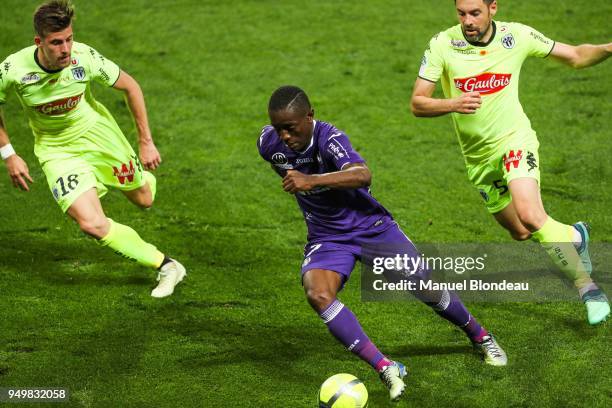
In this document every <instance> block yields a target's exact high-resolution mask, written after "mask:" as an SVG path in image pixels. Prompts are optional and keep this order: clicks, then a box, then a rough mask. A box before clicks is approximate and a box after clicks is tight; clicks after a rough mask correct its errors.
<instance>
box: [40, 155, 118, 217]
mask: <svg viewBox="0 0 612 408" xmlns="http://www.w3.org/2000/svg"><path fill="white" fill-rule="evenodd" d="M42 168H43V172H44V173H45V177H46V179H47V184H48V185H49V189H50V190H51V193H52V194H53V198H55V201H56V202H57V204H58V205H59V207H60V209H61V210H62V211H63V212H66V211H67V210H68V208H70V206H71V205H72V204H73V203H74V202H75V200H77V199H78V198H79V197H80V196H81V195H82V194H83V193H85V192H86V191H89V190H92V189H94V188H98V187H101V189H99V188H98V190H96V191H98V193H99V194H103V193H104V192H105V191H106V190H105V189H104V186H100V185H99V183H98V182H97V181H96V177H95V174H94V173H95V171H94V169H93V167H92V166H91V165H90V164H89V163H88V162H87V161H86V160H84V159H83V158H82V157H80V156H78V155H75V154H72V153H70V152H66V153H62V152H61V151H59V150H56V151H54V152H53V154H52V155H48V156H46V158H45V161H44V162H43V163H42Z"/></svg>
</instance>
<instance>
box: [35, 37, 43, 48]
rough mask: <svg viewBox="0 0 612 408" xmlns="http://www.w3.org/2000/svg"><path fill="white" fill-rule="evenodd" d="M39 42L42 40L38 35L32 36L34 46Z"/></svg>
mask: <svg viewBox="0 0 612 408" xmlns="http://www.w3.org/2000/svg"><path fill="white" fill-rule="evenodd" d="M41 42H42V39H41V38H40V36H38V35H35V36H34V44H36V46H40V43H41Z"/></svg>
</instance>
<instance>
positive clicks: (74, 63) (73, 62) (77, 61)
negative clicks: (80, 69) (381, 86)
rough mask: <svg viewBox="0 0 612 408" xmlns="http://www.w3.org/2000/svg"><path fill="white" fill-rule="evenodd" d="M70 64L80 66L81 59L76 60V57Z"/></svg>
mask: <svg viewBox="0 0 612 408" xmlns="http://www.w3.org/2000/svg"><path fill="white" fill-rule="evenodd" d="M70 63H71V64H72V65H79V59H78V58H76V57H74V58H72V59H71V60H70Z"/></svg>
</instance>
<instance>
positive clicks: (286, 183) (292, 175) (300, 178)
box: [283, 170, 313, 194]
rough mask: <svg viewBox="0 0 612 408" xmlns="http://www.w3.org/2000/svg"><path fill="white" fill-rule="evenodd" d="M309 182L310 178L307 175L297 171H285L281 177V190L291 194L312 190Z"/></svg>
mask: <svg viewBox="0 0 612 408" xmlns="http://www.w3.org/2000/svg"><path fill="white" fill-rule="evenodd" d="M311 180H312V176H311V175H309V174H304V173H300V172H299V171H297V170H287V174H286V175H285V177H283V190H285V191H286V192H288V193H292V194H295V193H297V192H299V191H308V190H312V187H313V185H312V182H311Z"/></svg>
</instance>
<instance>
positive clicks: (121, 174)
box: [113, 160, 136, 184]
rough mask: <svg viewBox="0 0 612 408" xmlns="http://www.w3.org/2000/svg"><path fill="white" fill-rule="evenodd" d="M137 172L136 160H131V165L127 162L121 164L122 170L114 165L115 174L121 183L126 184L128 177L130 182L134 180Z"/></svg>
mask: <svg viewBox="0 0 612 408" xmlns="http://www.w3.org/2000/svg"><path fill="white" fill-rule="evenodd" d="M135 173H136V169H135V168H134V162H133V161H132V160H130V163H129V167H128V165H127V164H125V163H122V164H121V170H119V168H117V167H115V166H113V175H114V176H115V177H117V180H119V183H121V184H125V180H126V179H127V181H128V183H131V182H133V181H134V174H135Z"/></svg>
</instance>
